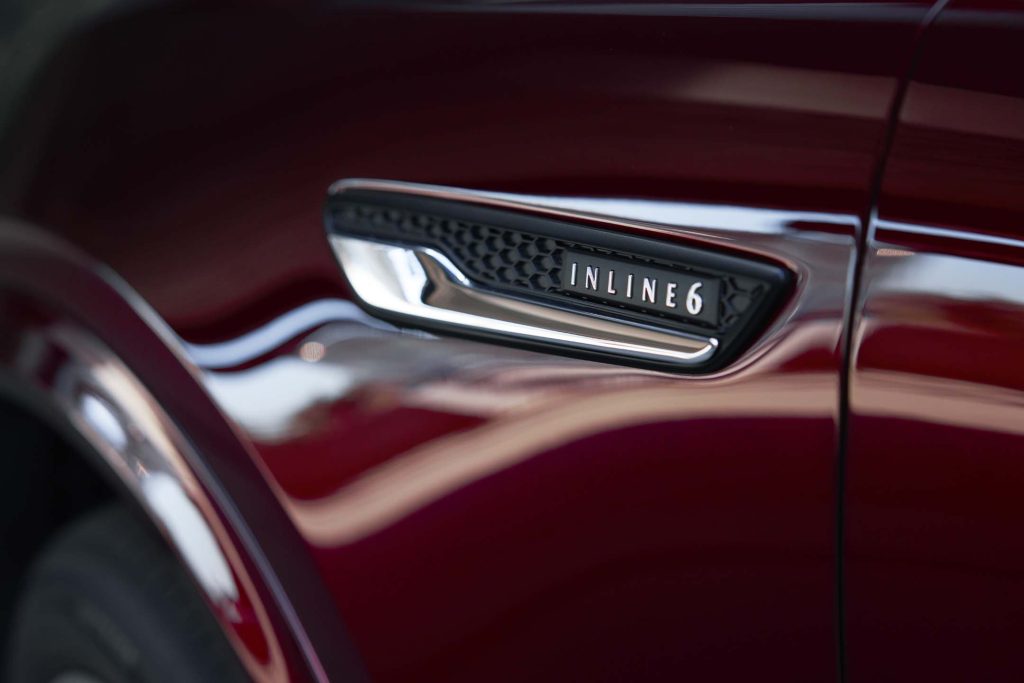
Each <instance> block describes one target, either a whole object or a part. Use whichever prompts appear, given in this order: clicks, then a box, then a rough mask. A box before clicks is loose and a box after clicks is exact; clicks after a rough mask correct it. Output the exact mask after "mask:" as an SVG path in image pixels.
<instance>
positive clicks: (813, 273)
mask: <svg viewBox="0 0 1024 683" xmlns="http://www.w3.org/2000/svg"><path fill="white" fill-rule="evenodd" d="M926 9H927V4H924V3H921V4H917V3H893V4H884V3H871V4H864V5H856V4H850V5H845V4H841V5H821V4H813V3H788V4H782V5H779V4H767V5H760V6H759V5H756V4H755V5H725V4H723V5H713V6H709V5H700V6H687V5H658V6H638V8H637V9H631V8H629V7H628V6H623V5H606V4H598V5H568V6H550V5H543V4H541V5H537V6H532V7H531V6H527V7H523V6H515V5H513V6H507V7H502V6H496V7H495V6H484V7H473V6H460V7H457V8H455V7H449V8H447V9H445V10H443V11H442V10H435V11H425V10H422V9H421V10H419V11H414V10H413V9H410V8H403V9H392V10H384V9H380V10H371V9H367V8H362V9H355V10H348V11H342V10H338V9H325V8H321V7H310V8H306V9H304V10H282V9H276V8H272V7H268V8H264V9H262V10H259V11H256V12H252V11H250V12H245V13H240V12H239V11H238V10H237V9H234V8H232V7H231V6H230V5H227V6H224V7H220V8H213V9H211V8H210V7H209V6H202V7H200V6H196V5H192V4H186V5H183V6H177V7H170V8H160V9H151V10H141V11H138V12H135V13H131V14H122V15H117V16H113V17H110V18H108V19H107V20H105V21H104V22H102V23H99V24H97V25H95V26H93V27H92V28H91V29H90V30H89V31H86V32H83V33H82V34H80V35H78V36H76V38H75V40H74V42H73V43H72V44H71V45H70V46H68V47H66V48H65V51H64V52H63V53H62V54H61V55H58V57H57V58H56V59H55V60H54V61H53V62H52V63H51V64H50V67H49V70H48V72H47V73H48V74H49V80H46V81H44V82H43V83H44V86H45V88H44V92H46V93H47V95H48V97H47V98H37V99H35V100H32V101H33V102H35V103H36V104H35V105H34V107H33V108H29V109H28V110H26V112H24V114H23V118H22V119H21V121H22V126H21V128H16V129H15V130H16V131H18V133H19V135H18V137H17V139H18V140H19V141H20V142H19V144H18V145H16V151H18V154H16V155H14V156H13V157H12V159H13V162H12V163H11V164H9V165H8V166H7V167H6V171H5V172H6V175H5V176H4V178H5V179H6V180H5V182H4V183H2V187H3V196H4V197H5V198H6V206H7V207H8V210H9V211H12V212H16V213H18V214H20V215H22V216H24V217H26V218H29V219H31V220H32V221H33V222H36V223H38V224H42V225H46V226H48V227H50V228H52V229H53V230H54V231H55V232H56V233H59V234H60V235H62V236H64V237H65V238H67V239H69V240H70V241H72V242H73V243H74V244H76V245H78V246H79V247H80V248H82V249H83V250H85V251H86V252H88V253H89V254H91V255H93V256H94V257H96V258H98V259H99V260H101V261H103V262H104V263H106V264H108V265H109V266H111V267H112V268H113V269H114V270H115V271H117V272H118V273H120V274H121V275H122V276H123V277H124V278H125V280H126V281H127V282H128V284H130V285H131V287H133V288H134V289H135V290H136V291H137V292H139V294H141V296H142V298H143V299H144V300H145V301H146V302H148V304H149V305H151V306H152V307H153V309H154V311H155V314H156V316H158V318H159V319H161V320H162V321H164V322H166V323H167V324H168V325H169V328H170V331H171V332H172V333H173V334H172V338H173V340H174V341H175V343H178V342H180V343H181V350H182V354H183V355H184V359H185V360H184V366H183V365H182V361H181V359H180V358H175V357H174V356H173V354H172V353H171V351H169V350H168V349H167V348H166V346H165V345H162V344H160V343H158V340H156V339H155V335H154V334H153V332H152V330H150V329H149V328H148V327H147V326H146V324H145V323H144V321H142V320H139V319H138V318H137V317H132V314H131V313H129V312H125V311H124V310H123V309H117V311H116V312H115V311H114V309H110V310H109V311H108V312H104V309H102V308H101V307H100V308H97V307H95V306H94V307H89V306H87V305H86V303H82V302H78V301H77V299H76V298H75V294H70V295H69V296H70V301H69V302H66V304H65V305H66V306H67V309H68V313H67V315H70V316H77V317H80V318H83V319H85V320H87V321H89V323H90V324H91V325H93V326H94V327H95V328H96V329H97V330H98V331H100V332H101V333H102V334H103V335H104V337H105V338H106V341H107V343H108V345H110V346H111V348H113V349H114V350H115V351H116V352H117V353H118V354H119V355H120V356H121V357H122V358H123V359H124V361H125V362H126V363H127V364H128V365H129V366H130V367H131V368H132V369H133V370H134V371H135V372H136V373H137V374H138V376H139V377H140V378H141V379H142V380H143V381H144V382H145V383H146V384H147V385H148V386H149V387H151V389H152V391H153V393H154V395H155V396H156V397H157V398H158V399H159V400H160V401H161V403H163V404H164V406H165V407H166V409H167V411H168V412H169V413H170V414H171V415H172V416H173V417H174V419H175V420H176V421H177V422H178V423H179V424H180V425H181V427H182V429H183V430H184V431H185V432H186V433H188V434H189V435H190V437H191V438H192V439H193V440H194V442H195V445H196V448H197V449H198V450H199V451H200V452H201V453H202V454H203V456H204V457H205V458H206V460H207V463H208V466H209V468H210V471H211V473H212V475H213V476H214V477H216V479H217V480H219V482H220V484H221V485H222V486H223V487H224V491H225V492H226V494H227V496H228V497H229V498H230V499H231V500H232V501H233V503H234V505H236V506H237V508H238V510H239V511H240V513H241V517H243V518H244V519H245V520H246V524H247V526H248V529H247V532H248V533H251V534H252V536H253V538H254V539H255V542H256V543H257V544H258V545H259V547H261V548H263V549H264V551H265V553H266V554H267V556H268V558H269V560H270V564H271V565H272V569H273V573H274V574H276V575H277V578H278V579H279V580H280V583H281V585H282V587H283V589H284V590H285V591H286V593H287V594H288V596H289V597H290V598H291V603H292V605H291V607H293V608H294V609H295V611H296V613H297V616H298V618H299V620H300V621H301V622H302V624H303V625H304V626H305V630H306V631H307V632H308V635H309V638H310V642H311V643H312V646H313V647H314V648H315V650H316V652H317V654H318V655H319V656H320V660H321V662H322V665H323V666H324V669H325V670H326V672H327V674H328V675H329V676H330V677H331V678H332V679H337V680H345V677H346V675H348V674H349V667H350V666H351V661H350V660H349V659H348V658H347V657H346V656H344V654H345V652H346V649H345V648H346V644H345V642H346V640H347V638H348V636H350V637H351V640H352V642H353V643H354V645H355V647H356V649H357V651H358V652H359V655H360V656H361V658H362V661H363V664H364V665H365V668H366V669H367V671H368V672H369V674H370V675H371V676H372V677H374V678H378V679H382V680H397V679H408V678H417V679H435V680H480V679H488V680H496V679H503V678H504V679H517V680H518V679H522V678H524V677H530V678H550V679H564V678H568V677H574V678H585V679H615V678H620V679H621V678H623V677H625V676H627V675H642V676H644V677H646V678H652V679H654V678H668V679H677V678H679V677H680V676H684V675H685V676H691V677H704V678H715V679H720V680H729V679H734V678H735V679H739V678H741V677H742V678H751V677H759V678H760V677H764V672H766V671H770V672H772V674H771V675H773V676H775V677H777V678H779V679H780V680H813V681H822V680H829V679H833V678H835V677H836V672H837V663H836V628H835V627H836V623H837V619H838V616H837V613H836V595H835V575H836V569H837V568H836V564H835V558H836V554H835V545H836V534H835V530H836V496H835V481H836V451H837V447H838V437H837V432H838V422H839V410H840V408H839V406H840V381H839V378H840V371H841V367H842V362H841V337H842V324H843V320H844V318H845V313H846V311H845V306H846V304H847V298H848V294H849V292H848V288H847V284H848V282H849V280H850V272H849V269H850V267H851V265H852V263H853V252H854V245H855V237H856V235H857V233H858V231H859V228H860V218H859V217H860V216H863V215H867V213H868V209H869V202H870V187H871V182H872V175H873V173H874V170H875V168H876V166H877V164H878V161H879V159H878V155H879V152H880V150H881V148H882V140H883V137H884V135H883V134H884V130H885V125H886V121H887V115H888V111H889V107H890V105H891V102H892V98H893V96H894V93H895V92H896V83H897V78H898V76H899V75H900V74H901V73H902V72H903V69H904V67H905V65H906V62H907V61H908V59H909V55H910V50H911V45H912V38H913V36H914V33H915V31H916V27H917V25H918V24H919V22H920V21H921V19H922V18H923V16H924V13H925V11H926ZM225 36H230V39H227V38H225ZM44 86H40V87H44ZM354 176H364V177H381V178H393V179H398V180H403V181H416V182H430V183H437V184H443V185H447V186H453V187H461V188H470V189H480V190H488V191H495V192H505V193H511V194H513V195H514V196H515V197H516V198H517V199H518V200H519V201H521V202H522V203H523V204H524V205H527V206H529V207H530V209H529V210H531V211H535V212H537V213H539V214H544V215H550V214H552V213H553V212H556V211H557V212H560V215H561V214H567V215H569V216H573V217H576V218H577V219H579V220H582V221H589V222H595V223H599V224H601V225H602V226H603V227H606V228H611V229H619V230H629V231H634V232H638V233H641V234H650V235H656V236H658V237H660V238H662V239H673V240H677V241H681V242H689V243H694V244H697V243H699V244H703V245H705V246H710V247H712V248H716V249H721V250H724V251H732V252H737V253H748V254H749V253H752V254H756V255H758V256H760V257H763V258H770V259H773V260H777V261H780V262H782V263H784V264H786V265H787V266H788V267H790V268H792V269H793V270H794V271H795V272H796V274H797V286H796V291H795V292H794V294H793V297H792V299H791V301H789V302H788V303H787V305H786V306H785V308H784V310H783V311H781V312H780V314H779V316H778V317H777V319H776V320H774V321H773V322H772V324H771V325H770V327H769V329H768V330H767V331H766V333H765V335H764V337H763V338H761V339H760V340H758V341H757V342H756V343H755V344H754V346H753V347H752V348H751V349H750V350H749V351H748V352H747V353H746V354H745V355H744V356H743V357H742V358H741V359H740V360H739V361H737V363H735V364H734V365H733V366H731V367H729V368H727V369H725V370H723V371H721V372H719V373H716V374H715V375H712V376H708V377H702V378H699V379H698V378H686V377H681V376H671V375H664V374H658V373H653V372H644V371H639V370H630V369H623V368H619V367H615V366H608V365H600V364H593V363H585V362H580V361H573V360H567V359H561V358H554V357H548V356H544V355H540V354H531V353H526V352H521V351H514V350H511V349H506V348H502V347H498V346H492V345H483V344H474V343H469V342H462V341H458V340H454V339H425V338H421V337H417V336H414V335H409V334H400V333H397V332H395V331H394V330H387V329H380V328H379V327H378V326H374V324H373V321H370V320H367V319H366V318H365V317H363V316H360V315H358V314H357V313H355V312H353V311H352V309H351V308H346V307H345V306H344V303H345V302H344V299H345V298H346V296H347V294H346V290H345V286H344V284H343V279H342V277H341V275H340V274H339V272H338V269H337V267H336V265H335V263H334V260H333V258H332V256H331V254H330V251H329V249H328V247H327V244H326V241H325V239H324V236H323V228H322V224H321V217H320V210H321V205H322V201H323V197H324V193H325V191H326V188H327V187H328V185H329V184H330V183H331V182H333V181H335V180H337V179H339V178H341V177H354ZM15 181H18V182H15ZM475 201H482V202H484V203H486V202H487V201H489V200H488V199H487V198H486V197H478V198H477V199H476V200H475ZM595 202H596V203H595ZM556 203H557V204H558V205H559V206H561V208H558V209H556V208H554V207H555V204H556ZM595 213H596V214H600V216H597V217H595V216H594V214H595ZM67 284H69V285H76V284H77V283H75V282H71V283H67ZM67 290H68V291H69V292H76V290H77V287H75V286H69V287H67ZM49 296H50V298H51V299H56V298H58V297H56V296H55V295H53V294H52V293H51V294H50V295H49ZM317 311H327V313H324V314H321V313H318V312H317ZM282 321H283V322H282ZM108 326H110V327H109V329H108ZM309 344H318V345H319V346H306V345H309ZM303 349H306V350H307V352H305V353H304V351H303ZM310 358H313V359H315V360H313V361H311V360H308V359H310ZM342 624H344V627H343V626H342ZM346 630H347V634H348V635H346V633H345V631H346ZM291 636H292V637H297V636H296V635H295V634H294V633H292V634H291ZM285 640H287V639H286V638H285ZM339 653H340V654H339ZM291 675H292V676H294V677H295V678H297V679H302V678H303V676H304V675H305V676H311V675H312V673H311V672H310V671H302V669H301V667H300V666H295V667H293V670H292V672H291Z"/></svg>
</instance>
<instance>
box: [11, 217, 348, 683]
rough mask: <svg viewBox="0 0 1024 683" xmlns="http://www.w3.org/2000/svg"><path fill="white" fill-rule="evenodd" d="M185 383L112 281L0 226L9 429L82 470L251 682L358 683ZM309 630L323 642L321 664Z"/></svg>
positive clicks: (342, 644)
mask: <svg viewBox="0 0 1024 683" xmlns="http://www.w3.org/2000/svg"><path fill="white" fill-rule="evenodd" d="M195 372H196V370H195V368H193V367H190V366H189V362H188V359H187V357H185V354H184V351H183V350H182V349H181V345H180V343H179V342H178V341H177V339H176V337H175V336H174V335H173V333H172V332H171V331H170V329H169V328H167V326H166V325H165V324H164V323H163V322H162V321H161V320H160V319H159V318H158V317H157V316H156V314H155V313H154V312H153V311H152V310H151V309H149V307H148V306H147V305H146V304H145V303H144V302H143V301H141V299H139V297H138V296H137V295H136V294H134V292H132V291H131V290H130V288H129V287H128V286H127V285H126V284H124V283H123V282H121V281H120V280H119V279H118V278H117V276H116V275H115V274H113V273H111V272H110V271H109V270H107V269H106V268H105V267H103V266H102V265H101V264H97V263H95V262H93V261H92V260H91V259H90V258H89V257H88V256H86V255H85V254H82V253H81V252H79V251H77V250H76V249H75V248H74V247H72V246H71V245H69V244H67V243H66V242H63V241H62V240H59V239H57V238H55V237H53V236H52V235H50V234H49V233H47V232H46V231H44V230H42V229H41V228H38V227H36V226H31V225H27V224H25V223H20V222H16V221H12V220H3V219H0V400H5V401H6V402H7V404H8V406H10V410H11V411H13V412H12V413H11V414H16V413H17V412H19V411H21V412H24V413H25V414H26V415H29V416H31V417H30V419H29V421H28V422H25V423H24V424H22V425H21V427H23V428H25V429H28V430H29V431H34V432H35V434H36V436H37V437H38V438H44V439H51V440H53V441H54V443H59V444H61V445H60V449H59V452H60V453H61V454H62V455H61V458H63V460H64V461H66V462H74V465H70V467H73V468H75V469H79V470H81V469H82V468H83V464H84V467H85V471H87V472H90V473H91V475H92V476H88V477H86V478H87V479H88V480H89V481H90V482H91V483H89V484H88V486H89V487H96V488H97V490H98V491H105V493H97V494H96V495H97V497H101V498H102V497H104V496H105V497H113V496H120V497H122V498H125V499H128V500H131V501H132V502H133V504H136V505H138V506H139V507H141V509H142V510H143V511H144V512H145V514H146V516H147V517H148V518H149V520H150V521H151V522H152V523H153V524H154V526H155V528H156V529H157V530H158V531H159V532H160V534H161V535H162V536H163V537H164V538H165V539H166V540H167V541H168V542H169V544H170V546H171V547H172V549H173V550H174V552H175V554H176V556H177V557H178V559H179V561H180V562H181V564H182V566H183V568H184V569H185V570H186V571H187V573H188V574H189V575H190V576H191V577H192V579H193V580H194V581H195V583H196V585H197V586H198V588H199V589H200V592H201V593H202V595H203V598H204V600H205V602H206V603H207V604H208V605H209V606H210V608H211V610H212V611H213V614H214V616H215V617H216V619H217V622H218V623H219V624H220V626H221V628H222V629H223V630H224V631H225V634H226V635H227V637H228V640H229V641H230V642H231V643H232V646H233V647H234V649H235V651H236V653H238V655H239V657H240V658H241V660H242V662H243V664H244V665H245V667H246V669H247V670H248V671H249V673H250V675H252V677H253V679H254V680H267V681H269V680H275V681H276V680H327V679H328V678H331V677H334V675H335V674H343V675H345V677H346V678H353V679H355V680H358V679H360V678H362V676H361V667H360V666H359V664H358V662H357V660H356V658H355V655H354V650H353V649H352V648H351V646H350V645H349V644H348V641H347V638H346V637H345V636H344V629H343V628H342V627H341V625H340V623H332V621H331V616H332V615H331V614H326V613H325V612H326V610H323V609H322V606H323V605H325V604H327V603H325V602H323V601H322V596H320V595H317V594H316V586H317V585H319V584H318V583H317V582H315V581H313V582H311V581H309V579H310V577H311V576H312V575H313V572H314V570H313V568H312V565H311V562H310V561H309V559H308V557H306V556H305V555H304V554H303V553H302V552H301V549H300V548H298V547H297V543H298V541H297V537H296V536H295V534H294V531H293V530H292V529H291V527H290V525H289V524H288V523H287V519H286V517H285V515H284V513H283V511H282V510H280V508H279V507H278V506H277V505H276V501H275V499H274V495H273V492H272V491H271V490H270V489H269V485H268V484H267V482H266V480H265V479H264V478H263V477H262V475H261V473H260V471H259V466H258V464H257V463H256V462H255V461H254V460H253V459H252V458H251V457H250V456H249V452H248V449H247V447H246V445H245V443H244V442H243V441H242V440H241V439H239V438H238V437H237V435H236V434H235V432H234V430H233V428H232V427H231V425H230V423H229V422H228V421H227V420H226V419H225V418H224V417H223V416H222V415H221V414H220V412H219V410H218V409H217V407H216V405H215V404H214V403H213V401H212V400H211V399H210V398H209V396H207V395H206V393H205V391H204V390H203V389H202V386H201V384H200V383H199V382H198V381H197V378H196V376H195V375H194V374H193V373H195ZM172 415H173V416H174V417H173V418H172ZM30 423H31V429H29V424H30ZM26 433H28V432H26ZM200 454H202V456H201V455H200ZM84 481H85V479H83V482H82V483H83V484H84ZM97 482H105V483H102V484H100V483H97ZM239 492H242V494H241V495H239ZM2 493H3V492H2V491H0V494H2ZM254 510H255V511H256V512H253V511H254ZM16 512H17V511H15V513H16ZM253 514H255V515H258V516H257V517H256V518H253V517H252V515H253ZM254 528H258V529H259V530H260V534H261V537H260V538H257V537H256V534H254V532H253V529H254ZM282 557H288V558H289V559H288V560H287V561H282ZM279 572H280V573H283V574H284V575H285V576H284V577H282V576H279ZM282 579H284V580H282ZM297 583H298V585H300V586H302V589H301V590H299V591H297V595H298V598H299V600H300V601H302V602H303V604H310V603H311V601H312V604H317V603H319V605H320V606H321V609H320V610H318V611H316V613H315V615H314V617H315V618H314V619H313V623H311V624H310V623H307V620H306V619H300V618H299V616H298V614H299V612H298V611H297V610H296V607H295V605H294V604H293V601H292V600H293V591H292V590H289V589H288V588H291V587H294V586H295V585H296V584H297ZM286 586H288V588H286ZM305 614H307V615H308V614H309V609H308V608H306V610H305ZM334 622H340V620H337V619H336V618H335V620H334ZM310 628H312V629H314V630H315V633H316V635H317V636H318V637H319V638H327V637H330V638H331V643H332V645H333V647H331V648H329V652H330V657H331V659H330V660H329V661H327V662H323V661H321V659H320V651H323V650H324V648H323V647H322V646H321V647H320V648H316V647H315V646H314V645H313V643H312V641H311V639H310V637H309V629H310Z"/></svg>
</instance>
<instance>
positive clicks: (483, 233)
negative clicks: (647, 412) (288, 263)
mask: <svg viewBox="0 0 1024 683" xmlns="http://www.w3.org/2000/svg"><path fill="white" fill-rule="evenodd" d="M381 187H384V188H387V187H388V185H387V184H386V183H382V182H378V181H372V182H371V181H344V182H342V183H337V184H335V186H334V187H333V188H332V190H331V194H330V195H329V197H328V202H327V207H326V211H325V218H326V224H327V232H328V236H329V239H330V242H331V246H332V248H333V250H334V252H335V255H336V257H337V259H338V261H339V264H340V265H341V267H342V270H343V271H344V273H345V275H346V276H347V278H348V280H349V283H350V284H351V286H352V289H353V291H354V293H355V295H356V297H357V298H358V303H360V304H361V305H362V306H363V307H364V308H366V309H367V310H368V311H369V312H371V313H372V314H374V315H376V316H377V317H380V318H382V319H384V320H388V321H389V322H393V323H397V324H400V325H404V326H408V327H417V328H421V329H425V330H431V331H436V332H441V333H447V334H455V335H461V336H467V337H471V338H481V339H486V340H488V341H496V342H500V343H505V344H511V345H516V346H523V347H526V348H542V349H544V350H547V351H555V352H560V353H564V354H569V355H576V356H583V357H588V358H596V359H599V360H604V361H609V362H618V363H627V364H630V365H641V366H649V367H655V368H657V369H660V370H669V371H677V372H689V373H694V372H708V371H711V370H714V369H717V368H719V367H721V366H722V365H723V364H725V363H726V362H728V361H729V360H730V359H731V358H734V357H735V356H736V354H737V353H738V352H739V351H741V350H742V348H743V347H744V346H745V345H746V343H747V342H748V341H749V340H750V339H751V337H752V335H753V334H755V333H756V332H758V331H759V330H760V329H761V327H762V325H763V323H764V322H765V321H766V320H767V317H768V316H769V315H770V314H771V313H773V312H774V311H775V310H777V308H778V305H779V303H780V301H781V299H782V297H783V295H784V294H785V293H786V291H787V290H788V288H789V285H790V279H791V278H790V273H789V272H788V271H786V270H785V269H783V268H782V267H780V266H777V265H772V264H768V263H764V262H761V261H752V260H749V259H744V258H740V257H737V256H732V255H728V254H723V253H720V252H717V251H713V250H709V249H703V248H701V249H697V248H693V247H689V246H682V245H679V244H676V243H671V242H666V241H664V240H657V239H647V238H643V237H637V236H634V235H627V234H621V233H614V232H610V231H607V230H602V229H597V228H593V227H589V226H586V225H579V224H573V223H568V222H564V221H561V220H551V219H547V218H543V217H539V216H535V215H532V214H527V213H521V212H518V211H509V210H503V209H496V208H493V207H489V206H485V205H481V204H479V203H472V197H470V196H467V199H466V201H453V200H451V199H439V198H436V197H432V196H424V195H421V194H417V193H416V192H415V186H410V185H406V184H402V185H395V186H394V187H395V189H394V190H391V189H381ZM455 192H457V191H454V190H449V191H448V192H447V193H448V194H449V195H451V194H452V193H455Z"/></svg>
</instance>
